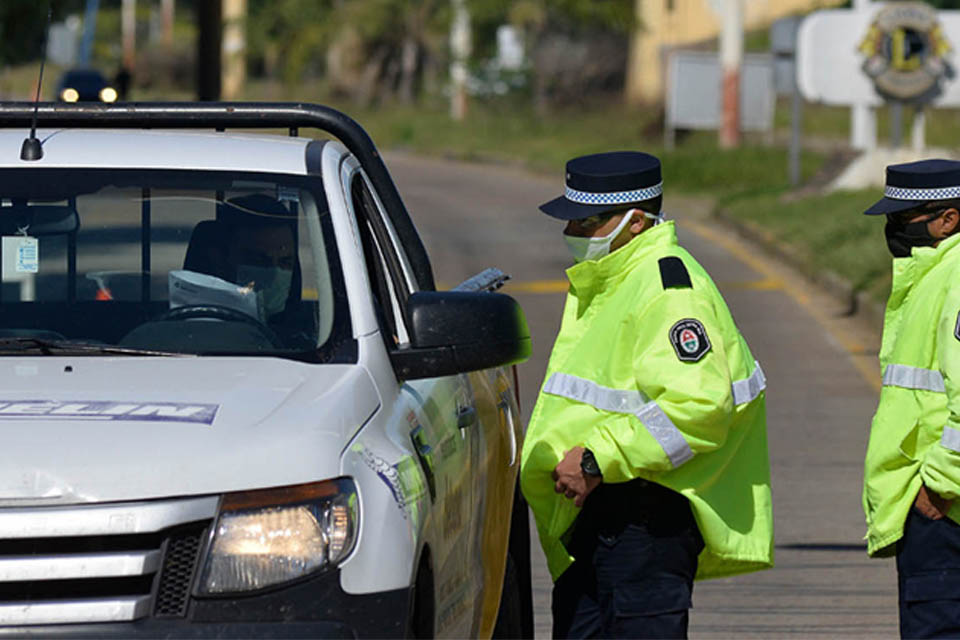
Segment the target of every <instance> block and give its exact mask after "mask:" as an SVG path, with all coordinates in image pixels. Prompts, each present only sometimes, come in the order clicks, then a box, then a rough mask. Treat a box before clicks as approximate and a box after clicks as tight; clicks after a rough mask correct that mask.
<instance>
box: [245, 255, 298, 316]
mask: <svg viewBox="0 0 960 640" xmlns="http://www.w3.org/2000/svg"><path fill="white" fill-rule="evenodd" d="M292 281H293V271H292V270H291V269H283V268H281V267H258V266H254V265H249V264H242V265H239V266H238V267H237V282H238V283H239V284H242V285H249V284H252V285H253V290H254V291H256V293H257V299H258V302H259V306H260V309H261V312H262V313H263V317H264V319H267V318H269V317H270V316H273V315H276V314H278V313H280V312H281V311H283V308H284V307H285V306H286V305H287V298H288V297H289V296H290V284H291V282H292Z"/></svg>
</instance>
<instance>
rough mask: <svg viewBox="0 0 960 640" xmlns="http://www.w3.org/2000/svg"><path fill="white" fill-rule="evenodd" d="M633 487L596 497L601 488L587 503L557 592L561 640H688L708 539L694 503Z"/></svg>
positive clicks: (555, 602) (642, 486) (555, 606)
mask: <svg viewBox="0 0 960 640" xmlns="http://www.w3.org/2000/svg"><path fill="white" fill-rule="evenodd" d="M634 482H636V481H634ZM629 485H634V483H627V484H626V485H624V486H619V485H612V486H615V487H617V488H618V489H623V488H624V487H627V488H626V490H619V491H617V490H613V491H604V492H601V495H598V496H596V498H597V499H596V500H594V494H596V493H597V492H596V491H595V492H594V494H591V496H590V498H588V500H587V504H586V505H585V506H584V509H583V512H582V513H581V516H580V518H579V519H578V522H577V525H576V530H575V533H574V536H573V542H572V543H571V545H570V546H571V548H572V549H573V551H574V553H573V555H574V557H575V558H577V560H576V562H574V564H573V565H572V566H571V567H570V568H569V569H567V570H566V571H565V572H564V573H563V575H561V576H560V578H559V579H558V580H557V582H556V583H555V584H554V587H553V606H552V609H553V637H554V638H686V637H687V625H688V619H689V618H688V615H689V614H688V610H689V609H690V606H691V594H692V591H693V578H694V575H696V572H697V557H698V556H699V555H700V552H701V551H702V550H703V538H702V537H701V535H700V531H699V529H698V528H697V524H696V521H695V520H694V518H693V514H692V512H691V511H690V504H689V502H687V500H686V498H684V497H683V496H680V495H679V494H676V493H673V492H668V491H667V490H666V489H663V488H662V487H655V485H649V486H648V485H646V483H642V484H638V485H634V487H632V488H630V487H629ZM608 486H611V485H606V486H604V485H602V486H601V487H600V489H606V488H607V487H608ZM650 487H653V494H654V496H655V498H653V499H652V501H651V500H646V499H645V496H646V498H649V493H650V491H648V490H647V489H649V488H650ZM600 489H598V490H597V491H600ZM636 489H639V492H638V491H635V490H636ZM631 493H633V495H631ZM591 500H593V503H592V504H591ZM645 501H647V502H652V503H651V504H644V503H645Z"/></svg>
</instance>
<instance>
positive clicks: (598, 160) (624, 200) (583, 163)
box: [540, 151, 663, 220]
mask: <svg viewBox="0 0 960 640" xmlns="http://www.w3.org/2000/svg"><path fill="white" fill-rule="evenodd" d="M566 186H567V188H566V192H565V193H564V194H563V195H562V196H560V197H559V198H555V199H553V200H551V201H550V202H547V203H544V204H542V205H540V210H541V211H543V212H544V213H546V214H547V215H548V216H553V217H554V218H559V219H560V220H581V219H583V218H588V217H590V216H595V215H597V214H601V213H605V212H607V211H611V210H615V209H622V208H624V207H625V206H629V205H632V204H638V203H640V202H643V201H645V200H651V199H653V198H656V197H657V196H659V195H661V194H662V193H663V178H662V177H661V175H660V160H659V159H658V158H656V157H655V156H652V155H650V154H649V153H641V152H639V151H613V152H609V153H595V154H593V155H589V156H580V157H579V158H574V159H573V160H570V161H569V162H567V175H566ZM651 213H656V212H651Z"/></svg>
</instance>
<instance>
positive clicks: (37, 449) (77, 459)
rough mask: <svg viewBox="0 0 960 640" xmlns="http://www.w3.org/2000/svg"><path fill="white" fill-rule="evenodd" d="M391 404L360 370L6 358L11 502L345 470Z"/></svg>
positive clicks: (286, 480) (289, 479)
mask: <svg viewBox="0 0 960 640" xmlns="http://www.w3.org/2000/svg"><path fill="white" fill-rule="evenodd" d="M379 403H380V400H379V397H378V394H377V390H376V387H375V386H374V384H373V381H372V380H371V379H370V377H369V375H368V374H367V372H366V370H365V369H363V368H362V367H360V366H357V365H316V364H304V363H299V362H294V361H289V360H281V359H276V358H139V357H122V358H101V357H83V358H67V357H43V358H36V357H32V358H19V357H15V358H10V357H4V358H2V359H0V441H2V443H3V445H2V446H0V506H14V505H16V506H27V505H38V504H44V505H46V504H50V505H54V504H58V505H59V504H75V503H84V502H110V501H118V500H143V499H150V498H161V497H171V496H184V495H200V494H210V493H221V492H225V491H239V490H245V489H253V488H263V487H274V486H282V485H288V484H298V483H302V482H312V481H316V480H320V479H323V478H329V477H335V476H337V475H339V474H340V454H341V452H342V450H343V449H344V447H345V446H346V444H347V442H348V441H349V440H350V437H351V436H352V435H353V434H354V433H355V432H356V431H357V429H358V428H359V427H360V426H361V425H362V424H363V423H364V422H365V421H366V420H368V419H369V418H370V416H371V415H372V414H373V413H374V412H375V411H376V410H377V407H378V406H379Z"/></svg>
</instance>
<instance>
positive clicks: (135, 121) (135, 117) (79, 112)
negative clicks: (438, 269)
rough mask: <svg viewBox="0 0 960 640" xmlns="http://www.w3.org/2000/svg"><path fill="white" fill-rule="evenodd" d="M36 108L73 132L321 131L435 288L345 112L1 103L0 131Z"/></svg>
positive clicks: (234, 105)
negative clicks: (353, 166) (341, 151)
mask: <svg viewBox="0 0 960 640" xmlns="http://www.w3.org/2000/svg"><path fill="white" fill-rule="evenodd" d="M34 109H36V118H37V126H38V127H45V128H77V129H214V130H217V131H224V130H226V129H281V128H282V129H288V130H289V131H290V133H291V135H297V132H298V130H299V129H300V128H313V129H319V130H321V131H324V132H326V133H328V134H330V135H331V136H333V137H334V138H336V139H338V140H339V141H340V142H342V143H343V145H344V146H346V147H347V149H348V150H349V151H350V152H351V153H352V154H353V155H354V156H356V158H357V160H359V161H360V166H361V167H362V168H363V170H364V171H365V172H366V173H367V176H369V178H370V181H371V182H372V183H373V186H374V187H375V188H376V190H377V193H378V194H379V195H380V198H381V200H382V201H383V205H384V207H385V208H386V210H387V215H389V216H390V220H391V222H392V223H393V226H394V228H395V229H396V231H397V234H398V235H399V236H400V241H401V242H402V243H403V245H404V247H406V249H407V251H408V255H409V258H410V262H411V266H412V268H413V270H414V275H415V277H416V278H417V282H418V284H419V285H420V288H421V289H422V290H426V291H432V290H434V289H436V285H435V283H434V280H433V270H432V269H431V268H430V260H429V258H428V256H427V252H426V249H425V248H424V246H423V242H422V241H421V240H420V236H419V234H418V233H417V230H416V228H415V227H414V226H413V222H412V221H411V220H410V214H409V213H408V212H407V209H406V207H405V206H404V204H403V200H401V198H400V193H399V192H398V191H397V187H396V185H395V184H394V182H393V179H392V178H391V177H390V173H389V171H387V167H386V165H384V163H383V158H382V157H381V156H380V152H379V151H377V148H376V147H375V146H374V144H373V141H372V140H371V139H370V136H369V135H367V132H366V131H364V129H363V127H361V126H360V125H359V124H358V123H357V122H356V121H355V120H353V119H352V118H350V117H349V116H347V115H346V114H344V113H341V112H340V111H337V110H336V109H332V108H330V107H326V106H323V105H318V104H308V103H288V102H125V103H119V104H64V103H58V102H41V103H39V105H37V104H36V103H33V102H0V128H4V129H11V128H17V129H20V128H22V129H24V130H28V129H30V127H31V125H32V123H33V117H34Z"/></svg>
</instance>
